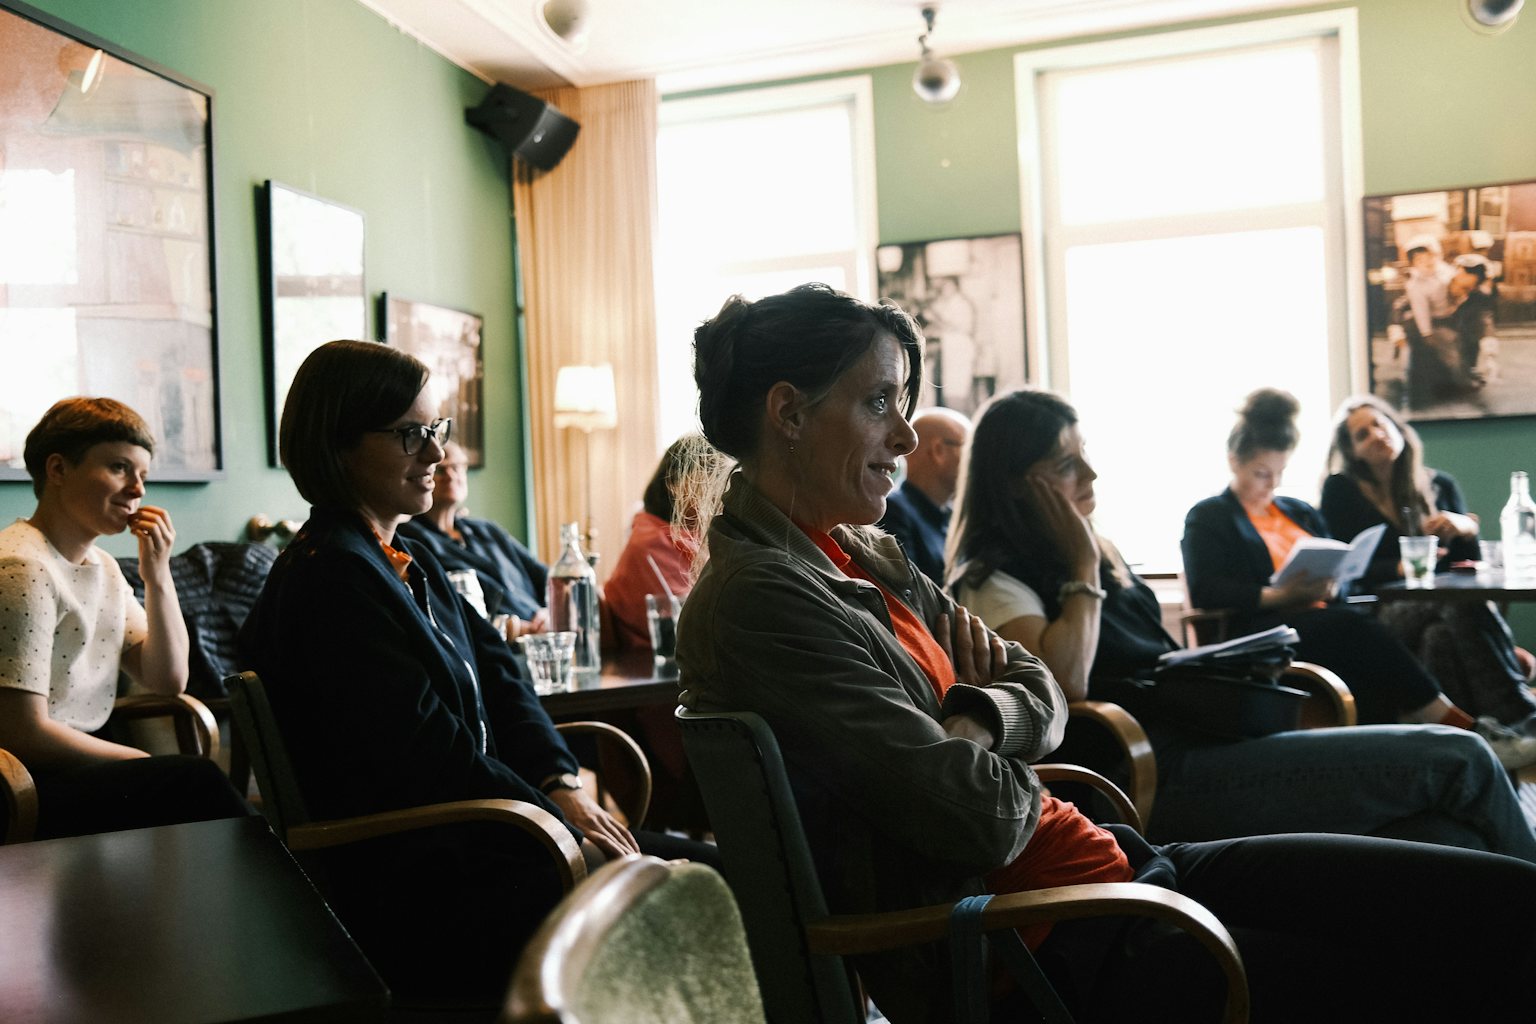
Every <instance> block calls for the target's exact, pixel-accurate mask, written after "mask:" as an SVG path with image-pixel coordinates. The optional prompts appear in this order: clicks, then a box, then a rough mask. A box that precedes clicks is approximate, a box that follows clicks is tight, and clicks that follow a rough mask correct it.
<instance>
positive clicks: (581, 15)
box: [539, 0, 591, 50]
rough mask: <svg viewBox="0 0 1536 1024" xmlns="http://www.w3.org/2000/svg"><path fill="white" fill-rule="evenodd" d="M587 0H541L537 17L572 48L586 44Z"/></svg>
mask: <svg viewBox="0 0 1536 1024" xmlns="http://www.w3.org/2000/svg"><path fill="white" fill-rule="evenodd" d="M590 13H591V12H590V11H589V10H588V5H587V0H543V2H542V3H541V4H540V5H539V17H540V18H542V19H543V20H544V24H545V25H547V26H548V27H549V30H550V31H551V32H553V33H554V34H555V35H556V36H558V37H559V38H561V39H563V40H565V42H566V43H567V44H568V45H569V46H571V47H572V48H573V49H576V50H581V49H582V48H583V47H585V46H586V45H587V22H588V21H589V20H590V19H589V14H590Z"/></svg>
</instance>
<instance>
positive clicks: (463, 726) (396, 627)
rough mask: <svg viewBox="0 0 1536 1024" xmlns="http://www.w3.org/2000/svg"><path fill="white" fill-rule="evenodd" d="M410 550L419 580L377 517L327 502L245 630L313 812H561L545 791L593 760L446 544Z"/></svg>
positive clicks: (285, 556) (270, 582)
mask: <svg viewBox="0 0 1536 1024" xmlns="http://www.w3.org/2000/svg"><path fill="white" fill-rule="evenodd" d="M396 543H397V545H399V546H401V547H402V548H403V549H404V550H405V551H407V552H408V553H409V554H410V555H411V557H412V559H413V563H412V565H411V566H410V569H409V574H410V586H409V587H407V586H406V584H404V583H403V582H401V580H400V577H399V576H398V575H397V574H396V573H395V570H394V568H393V567H392V566H391V565H390V564H389V562H388V560H387V559H386V558H385V557H384V552H383V550H382V549H381V548H380V547H379V543H378V541H377V540H376V539H375V538H374V536H373V533H372V531H371V530H370V529H369V528H368V527H367V526H366V525H365V524H364V523H363V521H362V519H361V518H359V517H357V516H356V515H354V514H352V513H338V512H334V511H329V510H325V509H319V508H316V509H313V510H311V512H310V518H309V521H308V522H307V523H305V524H304V528H303V529H302V530H300V531H299V533H298V535H297V536H295V537H294V539H293V540H292V541H291V542H290V543H289V545H288V547H287V549H286V550H285V551H284V552H283V553H282V555H281V556H279V558H278V560H277V563H276V564H275V565H274V566H273V567H272V572H271V574H270V576H269V577H268V579H267V583H266V586H265V587H264V588H263V590H262V593H261V597H260V599H259V600H258V602H257V604H256V607H255V609H254V610H253V611H252V612H251V616H250V618H249V619H247V620H246V623H245V626H244V628H243V629H242V630H241V632H240V642H241V646H242V648H243V650H244V652H245V654H246V656H247V657H248V659H249V660H250V663H251V664H253V665H254V666H255V668H256V671H257V672H258V673H259V674H260V675H261V677H262V679H263V681H264V682H265V683H266V686H267V691H268V694H269V696H270V698H271V702H272V710H273V713H274V715H275V716H276V718H277V721H278V727H279V728H280V729H281V730H282V732H283V738H284V740H285V741H286V742H287V745H288V749H289V753H290V756H291V757H292V759H293V762H294V769H295V772H296V773H297V775H298V778H299V784H300V788H301V790H302V791H303V793H304V796H305V799H306V801H307V802H308V804H309V807H310V811H311V813H312V814H315V815H316V816H319V817H341V816H346V815H355V814H370V813H373V812H377V811H384V810H391V809H394V808H399V807H409V806H413V805H417V804H425V803H433V802H437V801H444V800H469V799H479V798H507V799H513V800H526V801H528V802H530V803H535V804H538V805H539V806H541V807H543V808H544V809H545V810H548V811H549V812H551V813H552V814H554V815H555V816H556V817H560V816H561V815H560V811H559V809H558V808H556V806H555V805H554V804H553V803H552V802H550V800H549V799H548V798H547V797H545V796H544V794H543V793H542V792H540V791H539V788H538V784H539V783H540V782H541V781H542V780H544V779H545V778H547V777H549V776H550V775H553V774H557V773H561V772H574V771H576V770H577V763H576V759H575V757H573V756H572V754H571V752H570V750H569V749H568V748H567V747H566V746H565V742H564V741H563V740H562V739H561V738H560V735H559V734H558V733H557V732H556V731H555V729H554V726H553V725H552V724H551V722H550V719H549V716H548V715H547V714H545V712H544V709H543V707H541V706H540V704H539V699H538V697H537V696H536V695H535V694H534V692H533V688H532V686H531V685H530V684H529V683H528V681H527V679H526V676H525V673H524V669H523V666H522V664H521V663H520V662H519V661H518V659H516V658H515V657H513V655H512V653H511V650H510V649H509V648H508V646H507V644H506V642H505V641H504V640H503V639H502V638H501V636H500V635H498V634H497V632H496V630H495V629H494V628H492V627H491V626H490V624H489V623H487V622H486V621H485V620H483V619H482V618H480V616H479V615H477V614H476V613H475V612H474V611H473V610H472V609H471V608H470V607H469V605H468V604H466V603H465V602H464V601H463V599H462V598H460V597H459V595H458V594H457V593H456V592H455V591H454V590H453V587H452V585H451V584H450V583H449V582H448V579H447V576H446V575H445V574H444V571H443V568H442V566H441V565H439V564H438V562H437V559H435V558H434V557H433V556H432V553H431V552H430V551H428V550H427V549H425V548H424V547H422V546H420V545H417V544H414V543H412V542H410V541H409V540H401V539H400V538H398V537H397V538H396ZM301 702H302V703H301ZM572 831H573V832H575V830H574V829H573V830H572ZM576 834H577V835H578V837H579V835H580V834H579V833H576Z"/></svg>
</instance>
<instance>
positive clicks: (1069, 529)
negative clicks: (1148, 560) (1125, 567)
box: [1025, 476, 1099, 579]
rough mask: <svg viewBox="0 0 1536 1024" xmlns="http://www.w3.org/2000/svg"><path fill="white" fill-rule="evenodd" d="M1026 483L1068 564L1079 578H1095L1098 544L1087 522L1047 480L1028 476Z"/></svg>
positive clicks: (1096, 574)
mask: <svg viewBox="0 0 1536 1024" xmlns="http://www.w3.org/2000/svg"><path fill="white" fill-rule="evenodd" d="M1025 480H1026V481H1027V483H1028V486H1029V489H1030V491H1031V492H1032V493H1033V494H1034V500H1035V505H1036V506H1037V507H1038V508H1039V510H1040V518H1041V519H1042V520H1043V521H1044V523H1045V528H1046V529H1047V530H1048V531H1050V534H1051V538H1050V539H1051V541H1052V542H1054V543H1055V545H1056V546H1057V547H1058V548H1060V549H1062V551H1063V553H1064V554H1065V555H1066V557H1067V563H1068V564H1069V565H1071V566H1073V567H1074V569H1076V570H1077V572H1078V574H1079V578H1081V579H1089V578H1091V577H1097V576H1098V573H1099V541H1098V538H1097V537H1095V536H1094V533H1093V527H1092V526H1091V525H1089V523H1088V520H1087V519H1085V518H1084V517H1083V514H1082V513H1081V512H1079V511H1078V510H1077V508H1076V507H1075V506H1074V505H1073V504H1072V503H1071V502H1070V501H1068V500H1067V499H1066V498H1065V497H1064V496H1063V495H1062V493H1061V492H1060V491H1058V490H1057V489H1056V486H1055V485H1054V484H1052V483H1051V482H1050V481H1049V480H1046V479H1044V478H1043V477H1039V476H1028V477H1025Z"/></svg>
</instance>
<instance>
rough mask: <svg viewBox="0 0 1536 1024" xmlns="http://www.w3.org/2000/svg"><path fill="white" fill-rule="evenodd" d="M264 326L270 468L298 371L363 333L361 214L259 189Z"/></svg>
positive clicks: (276, 185)
mask: <svg viewBox="0 0 1536 1024" xmlns="http://www.w3.org/2000/svg"><path fill="white" fill-rule="evenodd" d="M258 207H259V213H260V217H259V223H260V235H261V273H262V279H263V285H264V286H263V288H262V326H263V335H264V340H265V347H266V361H267V423H268V430H267V437H268V439H269V453H268V454H269V457H270V459H271V462H272V465H273V466H277V465H279V464H280V462H279V459H278V454H277V431H278V424H280V423H281V422H282V418H283V402H284V401H285V400H286V399H287V397H288V386H289V385H290V384H291V383H292V382H293V375H294V373H296V372H297V371H298V368H299V364H300V363H302V362H303V361H304V358H305V357H306V356H308V355H309V354H310V353H311V352H313V351H314V350H315V349H317V348H319V347H320V346H321V345H323V344H325V343H326V342H328V341H336V340H338V339H355V340H358V341H362V340H366V339H369V338H371V337H372V335H371V334H369V333H368V283H367V275H366V273H365V271H366V259H367V257H366V251H365V242H366V240H367V219H366V218H365V217H364V216H363V211H361V210H359V209H357V208H355V207H351V206H347V205H345V204H343V203H338V202H336V201H334V200H331V199H325V198H322V197H321V196H317V195H314V194H313V193H310V192H305V191H304V190H303V189H297V188H294V187H293V186H291V185H284V184H283V183H282V182H279V181H273V180H271V179H268V180H267V181H265V182H264V183H263V184H262V186H261V190H260V202H259V203H258Z"/></svg>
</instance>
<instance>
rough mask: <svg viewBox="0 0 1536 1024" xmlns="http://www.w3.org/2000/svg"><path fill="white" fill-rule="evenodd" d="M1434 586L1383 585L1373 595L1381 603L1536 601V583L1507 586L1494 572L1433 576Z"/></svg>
mask: <svg viewBox="0 0 1536 1024" xmlns="http://www.w3.org/2000/svg"><path fill="white" fill-rule="evenodd" d="M1434 583H1435V585H1434V586H1433V587H1418V588H1414V589H1411V590H1410V589H1409V588H1408V587H1406V586H1404V585H1403V583H1402V582H1401V581H1398V582H1394V583H1383V584H1382V585H1381V586H1379V587H1377V588H1376V596H1377V597H1378V598H1380V599H1381V600H1383V601H1498V602H1501V603H1502V602H1508V601H1536V582H1530V583H1527V582H1524V581H1522V582H1520V583H1518V584H1515V583H1507V582H1506V581H1505V579H1504V573H1503V572H1501V571H1499V570H1497V569H1495V570H1492V571H1485V572H1477V573H1471V572H1442V573H1436V574H1435V576H1434Z"/></svg>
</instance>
